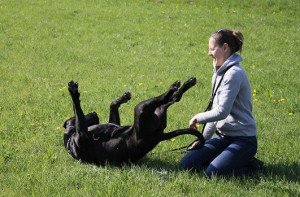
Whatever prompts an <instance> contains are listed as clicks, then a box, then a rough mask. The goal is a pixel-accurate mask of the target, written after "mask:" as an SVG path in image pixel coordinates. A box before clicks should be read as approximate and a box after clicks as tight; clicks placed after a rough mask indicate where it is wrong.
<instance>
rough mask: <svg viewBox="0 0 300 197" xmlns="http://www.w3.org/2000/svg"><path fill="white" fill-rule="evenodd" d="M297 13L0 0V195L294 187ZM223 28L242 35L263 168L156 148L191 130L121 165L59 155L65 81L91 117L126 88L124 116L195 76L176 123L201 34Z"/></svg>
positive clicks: (185, 139) (236, 6) (186, 139)
mask: <svg viewBox="0 0 300 197" xmlns="http://www.w3.org/2000/svg"><path fill="white" fill-rule="evenodd" d="M299 13H300V3H299V1H296V0H295V1H289V0H285V1H283V0H282V1H280V0H268V1H262V0H254V1H242V2H240V1H235V0H234V1H233V0H232V1H231V0H230V1H225V0H224V1H219V0H218V1H200V0H199V1H198V0H194V1H188V0H181V1H180V0H170V1H167V0H166V1H165V0H162V1H154V0H152V1H151V0H141V1H138V0H127V1H125V0H119V1H113V0H110V1H108V0H95V1H91V0H86V1H76V0H69V1H50V0H49V1H43V0H16V1H10V0H0V92H1V96H0V196H173V197H175V196H176V197H177V196H206V197H207V196H280V197H281V196H300V185H299V177H300V155H299V151H300V145H299V139H300V135H299V131H300V125H299V123H300V102H299V98H300V97H299V95H300V80H299V56H300V54H299V51H300V50H299V45H300V41H299V40H300V39H299V34H300V14H299ZM224 27H228V28H236V29H239V30H240V31H242V32H243V34H244V36H245V44H244V50H243V52H242V55H243V57H244V61H243V66H244V67H245V69H246V71H247V73H248V76H249V78H250V81H251V84H252V88H253V106H254V116H255V118H256V120H257V125H258V140H259V150H258V153H257V157H258V158H260V159H262V160H263V161H264V162H265V164H266V170H265V177H264V178H261V179H260V178H258V177H255V176H254V177H251V178H248V179H235V178H231V179H222V178H213V179H211V180H209V179H207V178H205V176H204V175H203V174H202V173H189V172H183V171H180V170H179V169H178V162H179V160H180V159H181V157H182V156H183V155H182V154H181V153H180V152H167V151H168V150H170V149H172V148H177V147H180V146H183V145H186V144H188V143H190V142H191V141H192V140H194V138H193V137H190V136H181V137H178V138H176V139H175V140H171V141H167V142H164V143H161V144H159V146H157V147H156V148H155V149H154V150H153V151H152V152H151V153H149V155H148V156H147V157H146V158H144V159H143V160H141V161H140V162H139V163H138V164H136V165H132V166H124V167H122V168H116V167H111V166H105V167H95V166H92V165H85V164H81V163H79V162H77V161H75V160H73V159H72V158H71V157H70V156H69V155H68V154H67V151H66V150H65V149H64V147H63V141H62V134H63V128H62V126H61V125H62V123H63V121H64V120H65V119H66V118H68V117H70V116H71V115H72V104H71V99H70V96H69V94H68V92H67V87H66V85H67V83H68V81H70V80H72V79H73V80H75V81H78V82H79V83H80V91H81V100H82V106H83V108H84V111H85V112H90V111H97V112H98V114H99V115H100V119H101V121H102V122H106V121H107V119H108V108H109V104H110V102H111V101H112V99H114V98H116V97H117V96H119V95H121V94H123V92H125V91H131V92H132V95H133V98H132V100H131V101H130V102H129V103H128V104H126V105H124V106H123V107H122V108H121V112H120V113H121V121H122V124H125V125H126V124H131V123H132V121H133V107H134V106H135V105H136V104H137V103H138V102H140V101H142V100H144V99H148V98H150V97H153V96H156V95H158V94H160V93H162V92H163V91H164V90H166V89H167V88H168V87H169V85H170V84H171V83H172V82H174V81H175V80H181V81H184V80H186V79H188V78H189V77H190V76H195V77H197V79H198V83H197V85H196V86H195V87H194V88H192V89H191V90H190V91H189V92H187V93H186V94H185V95H184V98H183V99H182V101H181V102H179V103H178V104H176V105H174V106H172V107H171V108H170V110H169V114H168V127H167V129H166V132H168V131H171V130H175V129H178V128H185V127H187V124H188V121H189V119H190V118H191V117H192V116H193V115H194V114H195V113H197V112H200V111H202V110H203V109H204V108H205V106H206V103H207V101H208V99H209V93H210V80H211V75H212V61H211V59H210V58H209V57H208V56H207V48H208V37H209V35H210V34H211V33H212V32H213V31H215V30H218V29H220V28H224Z"/></svg>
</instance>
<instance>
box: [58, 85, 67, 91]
mask: <svg viewBox="0 0 300 197" xmlns="http://www.w3.org/2000/svg"><path fill="white" fill-rule="evenodd" d="M65 89H67V86H64V87H62V88H59V91H61V92H62V91H64V90H65Z"/></svg>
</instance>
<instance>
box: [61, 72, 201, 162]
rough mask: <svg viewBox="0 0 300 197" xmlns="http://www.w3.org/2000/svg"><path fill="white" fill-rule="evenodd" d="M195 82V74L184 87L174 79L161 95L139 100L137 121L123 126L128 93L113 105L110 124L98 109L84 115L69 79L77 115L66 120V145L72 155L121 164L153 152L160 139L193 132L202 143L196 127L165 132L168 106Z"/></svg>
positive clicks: (79, 158) (74, 86)
mask: <svg viewBox="0 0 300 197" xmlns="http://www.w3.org/2000/svg"><path fill="white" fill-rule="evenodd" d="M195 84H196V78H194V77H192V78H190V79H189V80H188V81H186V82H185V83H184V84H183V85H182V86H181V87H180V82H179V81H176V82H174V83H173V84H172V85H171V86H170V88H169V89H168V90H167V91H166V92H165V93H163V94H162V95H160V96H158V97H155V98H151V99H148V100H145V101H142V102H140V103H139V104H138V105H136V107H135V109H134V122H133V124H132V125H129V126H120V117H119V107H120V106H121V104H123V103H126V102H127V101H129V100H130V99H131V94H130V93H129V92H126V93H124V94H123V95H122V96H121V97H120V98H118V99H116V100H115V101H113V102H112V103H111V105H110V116H109V123H107V124H99V118H98V116H97V114H96V113H95V112H92V113H89V114H87V115H84V113H83V111H82V108H81V106H80V100H79V97H80V94H79V92H78V83H75V82H74V81H70V82H69V83H68V90H69V92H70V95H71V98H72V101H73V109H74V117H72V118H70V119H68V120H66V121H65V123H64V125H63V126H64V128H65V129H66V131H65V133H64V145H65V147H66V149H67V150H68V152H69V153H70V154H71V155H72V157H73V158H75V159H77V160H81V161H82V162H85V163H91V164H96V165H104V164H106V163H110V164H113V165H120V164H124V163H134V162H136V161H138V160H139V159H141V158H142V157H144V156H145V155H146V154H147V153H148V152H150V151H151V150H152V149H153V148H154V147H155V146H156V145H157V144H158V143H159V142H161V141H164V140H168V139H171V138H173V137H176V136H179V135H183V134H190V135H194V136H196V137H197V138H198V139H197V140H198V141H200V142H201V144H202V145H203V144H204V141H205V140H204V138H203V136H202V134H201V133H200V132H198V131H197V130H194V129H190V128H187V129H179V130H175V131H172V132H169V133H164V129H165V128H166V126H167V109H168V107H169V106H171V105H172V104H174V103H175V102H178V101H179V100H180V99H181V97H182V95H183V93H184V92H186V91H187V90H188V89H189V88H191V87H192V86H194V85H195Z"/></svg>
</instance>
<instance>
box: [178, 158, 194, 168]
mask: <svg viewBox="0 0 300 197" xmlns="http://www.w3.org/2000/svg"><path fill="white" fill-rule="evenodd" d="M193 167H194V166H193V165H192V162H190V161H189V160H188V159H185V158H182V159H181V161H180V164H179V169H180V170H191V169H193Z"/></svg>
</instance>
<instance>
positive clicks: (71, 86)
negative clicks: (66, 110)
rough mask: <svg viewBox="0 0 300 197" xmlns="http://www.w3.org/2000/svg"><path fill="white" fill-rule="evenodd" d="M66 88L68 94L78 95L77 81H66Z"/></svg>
mask: <svg viewBox="0 0 300 197" xmlns="http://www.w3.org/2000/svg"><path fill="white" fill-rule="evenodd" d="M68 89H69V92H70V94H72V95H78V96H79V92H78V83H77V82H74V81H73V80H72V81H70V82H69V83H68Z"/></svg>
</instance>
